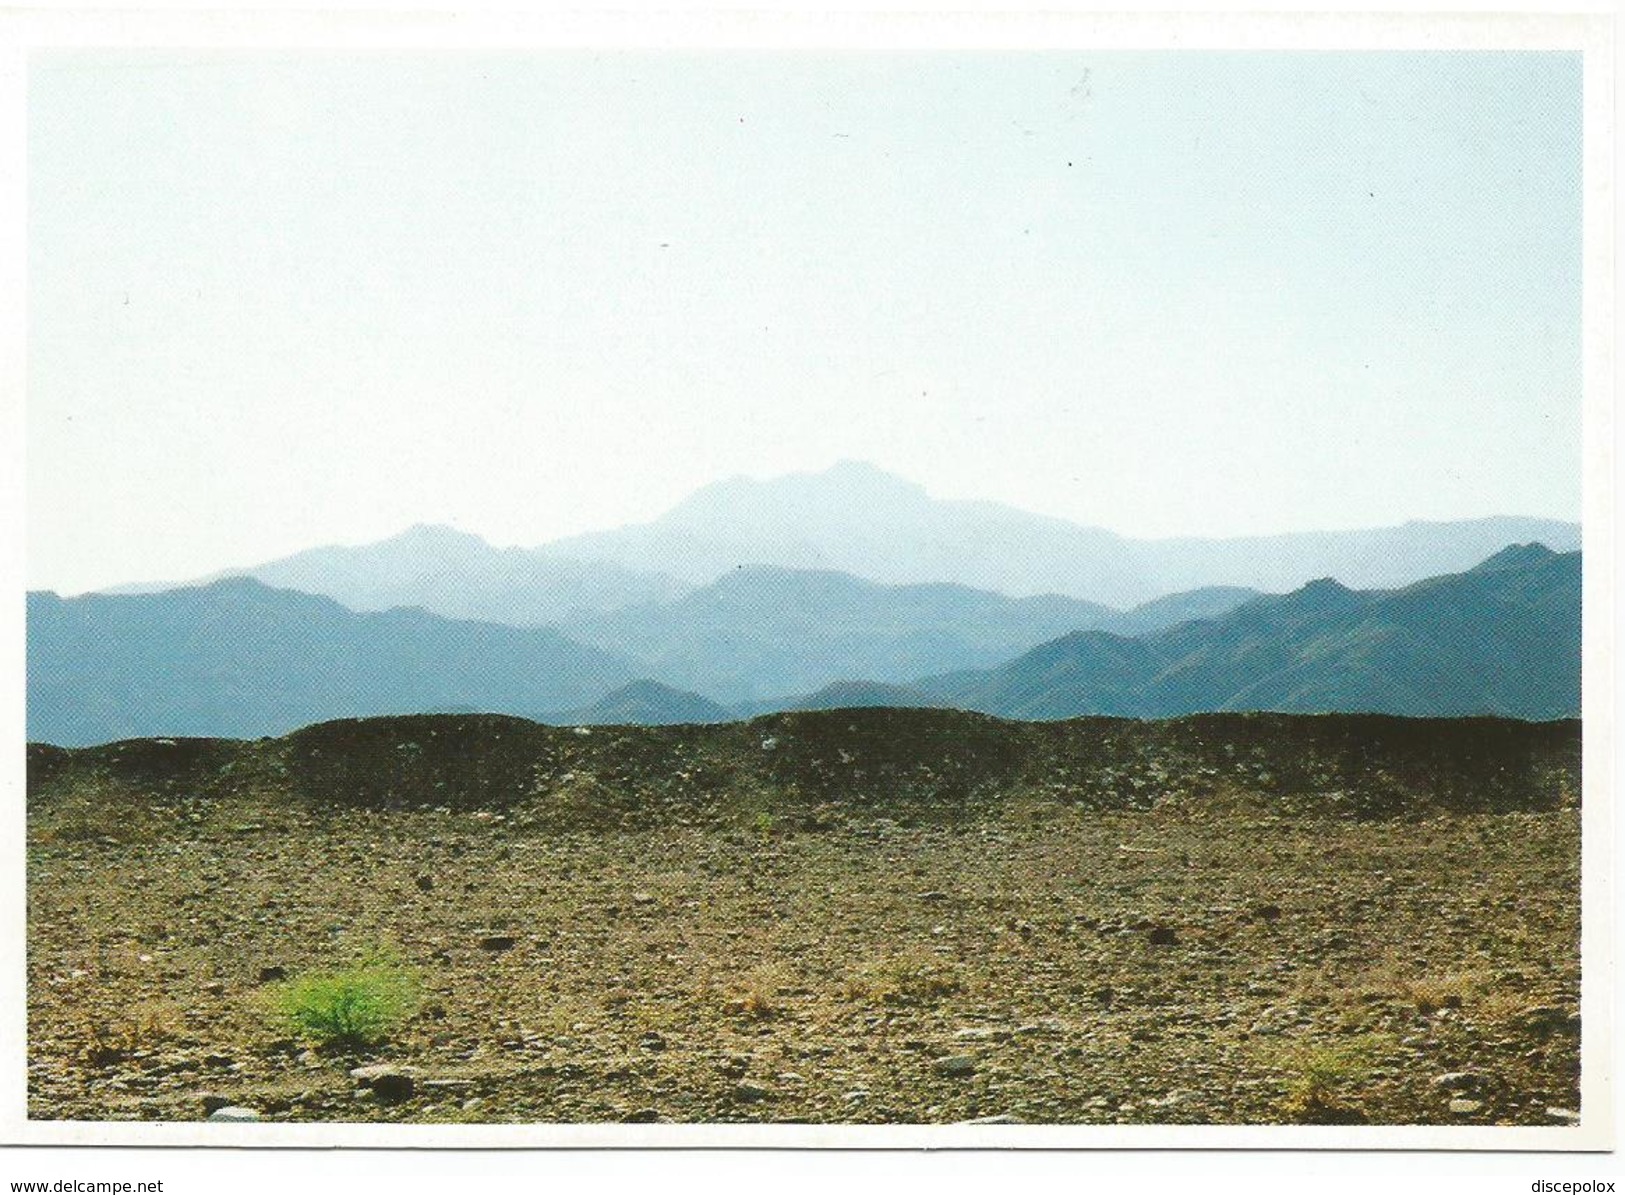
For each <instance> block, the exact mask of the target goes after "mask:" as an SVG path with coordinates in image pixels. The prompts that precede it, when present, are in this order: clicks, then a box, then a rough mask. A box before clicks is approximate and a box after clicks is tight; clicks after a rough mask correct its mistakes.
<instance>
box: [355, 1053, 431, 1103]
mask: <svg viewBox="0 0 1625 1195" xmlns="http://www.w3.org/2000/svg"><path fill="white" fill-rule="evenodd" d="M350 1078H352V1079H354V1080H355V1081H356V1082H357V1083H358V1084H360V1085H361V1086H362V1087H367V1088H371V1089H372V1094H373V1095H374V1096H375V1097H376V1098H377V1100H378V1102H379V1103H380V1104H400V1103H404V1102H405V1101H407V1100H409V1099H411V1098H412V1095H413V1093H414V1092H415V1091H416V1090H417V1072H416V1071H414V1070H413V1069H412V1068H411V1067H403V1066H392V1065H390V1064H389V1063H387V1062H377V1063H373V1064H372V1065H371V1066H358V1067H356V1068H355V1069H354V1070H353V1071H351V1072H350Z"/></svg>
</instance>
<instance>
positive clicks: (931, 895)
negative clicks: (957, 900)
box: [920, 888, 948, 903]
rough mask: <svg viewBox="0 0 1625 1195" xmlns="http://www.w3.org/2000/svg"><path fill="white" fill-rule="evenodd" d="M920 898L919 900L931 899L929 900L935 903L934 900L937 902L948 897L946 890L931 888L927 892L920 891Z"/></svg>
mask: <svg viewBox="0 0 1625 1195" xmlns="http://www.w3.org/2000/svg"><path fill="white" fill-rule="evenodd" d="M920 899H921V900H926V901H931V902H933V903H935V902H938V901H944V900H947V899H948V894H947V893H946V892H943V891H942V890H940V889H937V888H933V889H932V890H931V891H929V892H922V893H920Z"/></svg>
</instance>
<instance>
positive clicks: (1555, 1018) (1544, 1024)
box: [1518, 1004, 1580, 1037]
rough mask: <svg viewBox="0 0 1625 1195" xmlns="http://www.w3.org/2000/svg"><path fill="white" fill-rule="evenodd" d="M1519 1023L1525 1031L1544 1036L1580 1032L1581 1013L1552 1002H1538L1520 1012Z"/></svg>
mask: <svg viewBox="0 0 1625 1195" xmlns="http://www.w3.org/2000/svg"><path fill="white" fill-rule="evenodd" d="M1518 1023H1519V1025H1521V1026H1522V1027H1523V1028H1524V1030H1525V1031H1527V1032H1529V1033H1536V1034H1539V1035H1541V1036H1543V1037H1545V1036H1549V1035H1550V1034H1553V1033H1579V1032H1580V1014H1579V1013H1571V1012H1569V1011H1568V1010H1567V1009H1562V1008H1556V1007H1554V1006H1552V1005H1550V1004H1537V1005H1534V1006H1532V1007H1530V1008H1526V1009H1524V1010H1523V1011H1522V1012H1521V1013H1519V1014H1518Z"/></svg>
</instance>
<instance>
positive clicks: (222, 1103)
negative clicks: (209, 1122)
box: [203, 1095, 231, 1116]
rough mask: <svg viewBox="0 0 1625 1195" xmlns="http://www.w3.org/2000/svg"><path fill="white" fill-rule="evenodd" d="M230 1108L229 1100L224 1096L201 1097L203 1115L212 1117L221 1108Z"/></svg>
mask: <svg viewBox="0 0 1625 1195" xmlns="http://www.w3.org/2000/svg"><path fill="white" fill-rule="evenodd" d="M229 1107H231V1099H230V1097H229V1096H224V1095H206V1096H204V1097H203V1115H205V1116H212V1115H213V1114H214V1113H216V1112H218V1111H220V1109H222V1108H229Z"/></svg>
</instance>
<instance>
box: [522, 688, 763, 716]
mask: <svg viewBox="0 0 1625 1195" xmlns="http://www.w3.org/2000/svg"><path fill="white" fill-rule="evenodd" d="M734 716H735V715H734V712H733V711H732V710H730V709H728V708H727V707H725V706H721V705H718V704H717V703H716V702H714V701H711V700H709V699H707V698H705V697H701V696H700V695H699V694H698V693H689V692H687V691H685V690H683V689H674V688H672V687H671V686H670V685H663V684H661V683H660V682H659V681H653V680H637V681H633V682H632V683H631V684H629V685H623V686H622V687H621V688H619V689H616V690H615V691H614V692H613V693H609V694H606V695H605V696H604V697H601V698H600V699H599V700H597V701H595V702H593V703H592V704H591V705H589V706H586V707H584V708H582V709H579V710H566V711H563V712H561V713H557V714H552V715H549V716H548V717H547V718H544V719H542V721H546V722H551V723H554V724H556V725H565V726H571V725H587V726H615V725H623V724H625V725H635V726H685V725H692V724H695V723H705V722H727V721H729V720H731V719H732V718H733V717H734Z"/></svg>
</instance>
